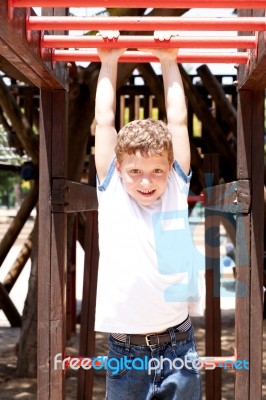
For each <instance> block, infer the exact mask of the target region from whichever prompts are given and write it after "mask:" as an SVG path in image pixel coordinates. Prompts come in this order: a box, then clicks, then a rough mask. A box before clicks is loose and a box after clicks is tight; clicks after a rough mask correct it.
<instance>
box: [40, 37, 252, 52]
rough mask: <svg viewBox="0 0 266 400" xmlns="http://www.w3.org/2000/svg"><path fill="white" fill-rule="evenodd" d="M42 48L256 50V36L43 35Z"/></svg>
mask: <svg viewBox="0 0 266 400" xmlns="http://www.w3.org/2000/svg"><path fill="white" fill-rule="evenodd" d="M41 47H42V48H51V47H54V48H55V47H59V48H69V47H74V48H75V47H76V48H162V47H168V48H190V49H191V48H216V49H217V48H237V49H240V48H242V49H256V48H257V37H256V36H234V37H196V36H195V37H185V36H178V37H172V38H171V39H170V40H167V41H163V42H162V41H160V40H155V39H154V38H153V37H152V36H119V38H118V39H113V40H108V39H103V38H102V37H100V36H72V37H70V36H64V35H44V36H43V38H42V40H41Z"/></svg>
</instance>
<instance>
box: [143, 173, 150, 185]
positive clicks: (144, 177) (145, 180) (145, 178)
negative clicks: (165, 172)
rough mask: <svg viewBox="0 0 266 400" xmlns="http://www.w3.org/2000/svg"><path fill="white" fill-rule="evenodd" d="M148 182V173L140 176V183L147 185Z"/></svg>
mask: <svg viewBox="0 0 266 400" xmlns="http://www.w3.org/2000/svg"><path fill="white" fill-rule="evenodd" d="M150 183H151V178H150V176H149V175H145V176H142V178H141V184H142V185H148V184H150Z"/></svg>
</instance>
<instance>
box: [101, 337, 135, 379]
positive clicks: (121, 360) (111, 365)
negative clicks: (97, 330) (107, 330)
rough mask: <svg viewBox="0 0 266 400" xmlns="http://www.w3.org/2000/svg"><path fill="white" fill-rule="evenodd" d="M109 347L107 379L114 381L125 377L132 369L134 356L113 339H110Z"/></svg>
mask: <svg viewBox="0 0 266 400" xmlns="http://www.w3.org/2000/svg"><path fill="white" fill-rule="evenodd" d="M108 346H109V354H108V359H107V366H106V373H107V377H108V378H111V379H114V378H119V377H121V376H124V375H125V374H126V373H127V372H128V371H129V370H130V369H131V362H132V359H133V355H132V354H131V353H130V352H129V351H128V350H127V349H126V347H125V346H124V345H120V344H116V342H115V341H114V340H113V339H109V342H108Z"/></svg>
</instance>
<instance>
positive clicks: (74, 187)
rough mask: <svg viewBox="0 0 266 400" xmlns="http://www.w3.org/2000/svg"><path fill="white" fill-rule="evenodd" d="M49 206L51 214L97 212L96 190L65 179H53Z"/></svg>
mask: <svg viewBox="0 0 266 400" xmlns="http://www.w3.org/2000/svg"><path fill="white" fill-rule="evenodd" d="M51 205H52V211H53V212H66V213H71V212H80V211H89V210H97V209H98V200H97V195H96V189H95V188H94V187H91V186H88V185H85V184H82V183H78V182H73V181H69V180H67V179H53V185H52V198H51Z"/></svg>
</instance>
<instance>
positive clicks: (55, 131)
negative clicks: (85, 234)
mask: <svg viewBox="0 0 266 400" xmlns="http://www.w3.org/2000/svg"><path fill="white" fill-rule="evenodd" d="M66 98H67V97H66V92H65V91H63V90H62V91H61V90H54V91H53V92H52V91H50V90H46V89H43V90H42V91H41V125H40V154H41V157H40V184H41V187H42V190H41V191H40V205H39V273H38V390H37V398H38V400H40V399H41V400H43V399H45V400H48V399H49V400H50V399H54V400H61V399H63V398H64V373H63V371H62V370H61V369H60V368H58V369H55V368H54V363H53V360H54V356H55V355H56V354H58V353H61V354H62V356H63V354H64V349H65V319H66V318H65V308H66V307H65V290H66V285H65V275H66V274H65V270H66V214H64V213H57V214H51V206H50V194H51V183H52V176H59V177H60V176H62V177H64V171H65V170H66V145H67V135H66V132H67V125H66V122H67V118H66V115H67V109H66ZM58 115H60V118H58ZM59 148H60V151H59Z"/></svg>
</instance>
